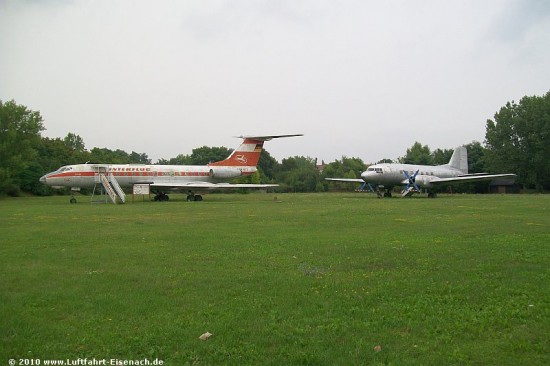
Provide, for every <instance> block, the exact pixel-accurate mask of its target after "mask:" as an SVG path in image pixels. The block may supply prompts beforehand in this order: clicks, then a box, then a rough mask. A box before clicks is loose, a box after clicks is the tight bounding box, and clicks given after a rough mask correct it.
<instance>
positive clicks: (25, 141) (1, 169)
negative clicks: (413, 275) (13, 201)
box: [0, 100, 44, 195]
mask: <svg viewBox="0 0 550 366" xmlns="http://www.w3.org/2000/svg"><path fill="white" fill-rule="evenodd" d="M43 130H44V126H43V125H42V116H41V115H40V112H37V111H32V110H30V109H28V108H27V107H25V106H23V105H19V104H17V103H16V102H15V101H13V100H11V101H8V102H2V101H1V100H0V193H8V194H10V195H17V194H18V193H19V178H20V176H21V174H22V173H23V172H24V170H25V169H26V168H27V166H29V163H30V162H32V161H33V160H34V159H35V158H36V157H37V152H36V149H37V147H38V145H39V144H40V137H41V136H40V133H41V131H43Z"/></svg>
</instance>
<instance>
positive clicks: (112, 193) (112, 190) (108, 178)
mask: <svg viewBox="0 0 550 366" xmlns="http://www.w3.org/2000/svg"><path fill="white" fill-rule="evenodd" d="M98 176H99V181H100V182H101V185H102V186H103V188H104V189H105V192H107V195H108V196H109V198H110V199H111V202H112V203H117V197H118V198H119V200H120V202H121V203H125V202H126V195H125V194H124V191H123V190H122V188H121V187H120V184H118V181H117V180H116V178H115V177H114V175H113V174H112V173H109V174H105V173H103V172H101V173H99V174H98Z"/></svg>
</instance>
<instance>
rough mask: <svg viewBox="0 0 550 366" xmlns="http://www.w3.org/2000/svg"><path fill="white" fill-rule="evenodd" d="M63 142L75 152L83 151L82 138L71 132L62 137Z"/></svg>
mask: <svg viewBox="0 0 550 366" xmlns="http://www.w3.org/2000/svg"><path fill="white" fill-rule="evenodd" d="M63 142H64V143H65V145H67V147H69V148H70V149H72V150H73V151H76V152H83V151H84V140H83V139H82V137H80V136H78V135H76V134H74V133H72V132H69V133H68V134H67V136H65V138H64V139H63Z"/></svg>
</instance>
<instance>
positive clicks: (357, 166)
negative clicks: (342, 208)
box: [321, 156, 367, 191]
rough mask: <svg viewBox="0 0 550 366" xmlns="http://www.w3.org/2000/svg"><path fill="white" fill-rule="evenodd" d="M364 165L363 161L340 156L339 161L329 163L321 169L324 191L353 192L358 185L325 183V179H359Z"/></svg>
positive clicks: (364, 167)
mask: <svg viewBox="0 0 550 366" xmlns="http://www.w3.org/2000/svg"><path fill="white" fill-rule="evenodd" d="M366 168H367V167H366V165H365V163H364V162H363V160H361V159H359V158H348V157H345V156H342V159H341V160H335V161H333V162H332V163H329V164H327V165H326V166H325V168H324V169H323V173H322V174H321V178H322V182H323V185H324V187H325V190H328V189H332V190H345V191H353V190H354V189H356V188H357V187H358V185H353V184H350V183H343V182H342V183H341V182H327V181H325V178H352V179H354V178H360V177H361V173H362V172H363V171H365V169H366Z"/></svg>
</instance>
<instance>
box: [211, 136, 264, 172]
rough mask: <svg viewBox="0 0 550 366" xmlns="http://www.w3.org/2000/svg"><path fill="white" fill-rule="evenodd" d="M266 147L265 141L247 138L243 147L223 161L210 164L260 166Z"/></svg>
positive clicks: (242, 144)
mask: <svg viewBox="0 0 550 366" xmlns="http://www.w3.org/2000/svg"><path fill="white" fill-rule="evenodd" d="M263 146H264V141H263V140H256V139H254V138H248V137H245V138H244V140H243V142H242V143H241V145H240V146H239V147H238V148H237V149H236V150H235V151H233V152H232V153H231V155H229V157H228V158H227V159H225V160H222V161H216V162H215V163H210V164H208V165H210V166H253V167H255V166H256V165H258V161H259V160H260V154H261V152H262V148H263Z"/></svg>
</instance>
